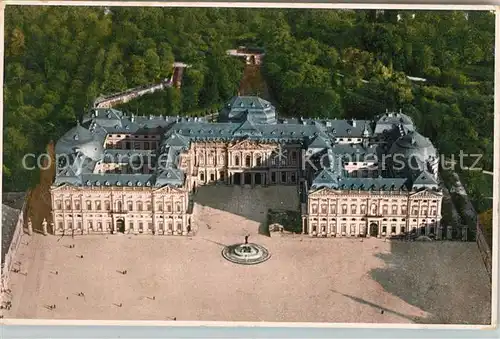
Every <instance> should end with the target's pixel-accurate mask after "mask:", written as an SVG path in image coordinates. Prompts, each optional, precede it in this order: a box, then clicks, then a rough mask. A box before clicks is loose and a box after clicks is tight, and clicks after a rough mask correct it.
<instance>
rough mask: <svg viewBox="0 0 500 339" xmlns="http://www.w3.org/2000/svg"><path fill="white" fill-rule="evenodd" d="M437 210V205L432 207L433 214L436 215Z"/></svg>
mask: <svg viewBox="0 0 500 339" xmlns="http://www.w3.org/2000/svg"><path fill="white" fill-rule="evenodd" d="M436 214H437V212H436V208H435V207H431V215H436Z"/></svg>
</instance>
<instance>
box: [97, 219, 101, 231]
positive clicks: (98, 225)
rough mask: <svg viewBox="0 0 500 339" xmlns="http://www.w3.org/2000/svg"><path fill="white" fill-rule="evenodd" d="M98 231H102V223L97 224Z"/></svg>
mask: <svg viewBox="0 0 500 339" xmlns="http://www.w3.org/2000/svg"><path fill="white" fill-rule="evenodd" d="M97 230H98V231H102V222H100V221H99V222H97Z"/></svg>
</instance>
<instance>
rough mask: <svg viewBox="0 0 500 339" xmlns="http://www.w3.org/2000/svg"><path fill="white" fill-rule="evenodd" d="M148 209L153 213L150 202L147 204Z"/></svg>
mask: <svg viewBox="0 0 500 339" xmlns="http://www.w3.org/2000/svg"><path fill="white" fill-rule="evenodd" d="M146 209H147V210H148V211H151V204H150V203H149V202H148V203H147V204H146Z"/></svg>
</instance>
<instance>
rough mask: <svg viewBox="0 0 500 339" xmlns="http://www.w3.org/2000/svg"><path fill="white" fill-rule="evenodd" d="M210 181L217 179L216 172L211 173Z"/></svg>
mask: <svg viewBox="0 0 500 339" xmlns="http://www.w3.org/2000/svg"><path fill="white" fill-rule="evenodd" d="M210 181H215V174H213V173H210Z"/></svg>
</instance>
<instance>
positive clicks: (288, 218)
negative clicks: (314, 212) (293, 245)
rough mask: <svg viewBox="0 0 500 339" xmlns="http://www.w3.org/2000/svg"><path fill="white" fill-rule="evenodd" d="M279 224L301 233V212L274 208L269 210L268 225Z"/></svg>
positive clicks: (289, 230)
mask: <svg viewBox="0 0 500 339" xmlns="http://www.w3.org/2000/svg"><path fill="white" fill-rule="evenodd" d="M273 224H278V225H281V226H283V229H284V230H285V231H287V232H293V233H301V232H302V218H301V216H300V212H297V211H290V210H273V209H269V210H268V212H267V225H268V226H270V225H273Z"/></svg>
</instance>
